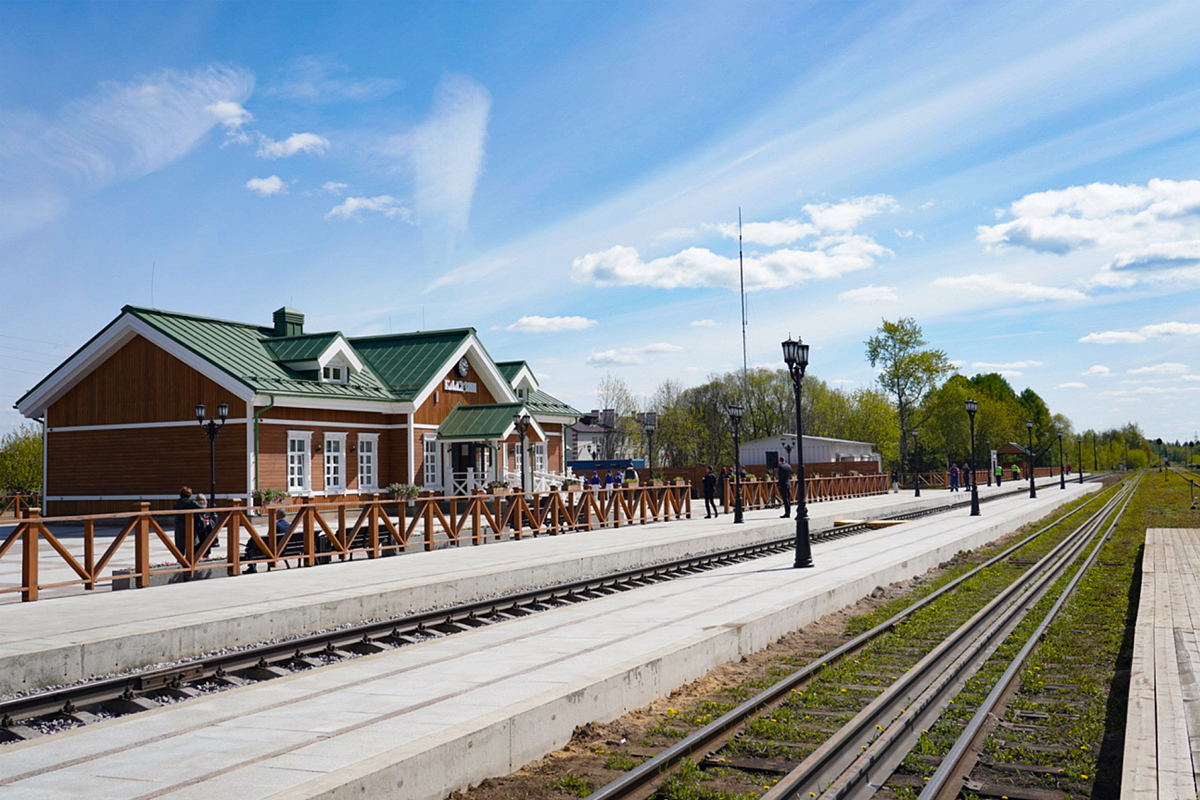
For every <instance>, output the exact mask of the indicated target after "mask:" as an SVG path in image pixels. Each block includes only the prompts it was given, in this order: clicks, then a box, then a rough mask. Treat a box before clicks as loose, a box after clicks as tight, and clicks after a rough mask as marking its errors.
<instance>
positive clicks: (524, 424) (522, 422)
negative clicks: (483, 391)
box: [513, 411, 529, 494]
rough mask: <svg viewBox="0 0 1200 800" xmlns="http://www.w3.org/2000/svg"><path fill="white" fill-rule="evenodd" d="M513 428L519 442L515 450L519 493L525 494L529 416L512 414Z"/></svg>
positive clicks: (518, 413)
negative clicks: (519, 475) (519, 470)
mask: <svg viewBox="0 0 1200 800" xmlns="http://www.w3.org/2000/svg"><path fill="white" fill-rule="evenodd" d="M513 426H514V427H516V429H517V439H518V440H519V441H520V445H519V446H518V447H519V449H518V450H517V457H518V459H519V460H518V461H517V466H518V467H520V469H521V493H522V494H524V493H525V432H526V431H528V430H529V415H528V414H522V413H521V412H519V411H518V412H517V413H516V414H513Z"/></svg>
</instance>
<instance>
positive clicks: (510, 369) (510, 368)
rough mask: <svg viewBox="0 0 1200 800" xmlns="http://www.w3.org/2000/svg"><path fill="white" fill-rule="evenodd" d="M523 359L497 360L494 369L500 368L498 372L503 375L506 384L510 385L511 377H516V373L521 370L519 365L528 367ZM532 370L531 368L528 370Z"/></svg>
mask: <svg viewBox="0 0 1200 800" xmlns="http://www.w3.org/2000/svg"><path fill="white" fill-rule="evenodd" d="M528 366H529V365H528V364H526V363H525V362H524V361H497V362H496V369H498V370H500V374H501V375H503V376H504V380H506V381H508V385H509V386H512V382H513V378H515V377H517V373H519V372H520V371H521V367H528ZM529 371H530V372H533V370H529Z"/></svg>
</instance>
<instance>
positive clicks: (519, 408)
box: [437, 403, 546, 442]
mask: <svg viewBox="0 0 1200 800" xmlns="http://www.w3.org/2000/svg"><path fill="white" fill-rule="evenodd" d="M528 413H529V412H528V410H527V409H526V408H525V404H524V403H487V404H482V405H467V404H466V403H459V404H458V405H457V406H455V407H454V408H453V409H451V411H450V413H449V414H447V415H446V418H445V419H444V420H442V424H441V425H439V426H438V431H437V438H438V439H440V440H441V441H448V442H481V441H485V442H486V441H491V442H495V441H503V440H505V439H507V438H508V437H509V436H512V435H513V434H515V433H516V428H517V426H516V424H515V423H514V422H513V415H514V414H516V415H523V414H528ZM525 438H526V439H528V440H529V441H531V442H544V441H546V432H545V431H544V430H542V426H541V425H538V423H537V420H535V419H534V418H533V416H532V415H530V417H529V428H528V429H527V430H526V431H525Z"/></svg>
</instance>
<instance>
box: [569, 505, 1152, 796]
mask: <svg viewBox="0 0 1200 800" xmlns="http://www.w3.org/2000/svg"><path fill="white" fill-rule="evenodd" d="M1131 492H1132V485H1131V484H1127V485H1125V486H1124V487H1123V488H1121V489H1119V490H1117V491H1114V492H1111V493H1109V495H1110V496H1108V497H1107V499H1106V500H1105V501H1104V502H1103V503H1102V504H1101V503H1100V501H1099V500H1097V501H1093V502H1091V503H1087V504H1084V505H1082V506H1080V507H1079V508H1077V509H1076V510H1074V511H1072V512H1070V513H1069V514H1067V515H1065V516H1064V517H1062V518H1060V519H1059V520H1057V521H1055V522H1054V523H1051V524H1050V525H1048V526H1045V527H1044V528H1042V529H1040V530H1038V531H1035V532H1034V533H1033V534H1031V535H1030V536H1028V537H1025V538H1024V539H1022V540H1021V541H1020V542H1017V543H1016V544H1014V545H1012V546H1010V547H1008V548H1007V549H1005V550H1004V551H1003V552H1001V553H999V554H997V555H996V556H994V557H993V558H992V559H990V560H988V561H987V562H985V563H983V564H980V565H979V566H977V567H975V568H974V569H972V570H971V571H970V572H968V573H966V574H964V575H962V576H960V577H959V578H957V579H956V580H954V581H953V582H951V583H949V584H947V585H946V586H943V587H942V588H940V589H938V590H937V591H936V592H934V593H932V594H930V595H928V596H926V597H924V598H922V599H921V600H920V601H918V602H917V603H914V604H912V605H910V606H909V607H908V608H906V609H904V610H903V611H901V612H899V613H898V614H896V615H895V616H893V617H891V618H890V619H888V620H886V621H884V622H882V623H880V624H879V625H877V626H876V627H874V628H872V629H871V630H869V631H867V632H865V633H863V634H861V635H860V636H858V637H856V638H855V639H853V640H851V641H849V642H847V643H845V644H843V645H842V646H840V647H838V648H837V649H835V650H832V651H830V652H828V653H826V654H825V655H823V656H821V657H819V658H818V659H816V660H814V661H812V662H811V663H809V664H807V665H806V666H804V667H803V668H801V669H799V670H797V671H796V672H794V673H792V674H791V675H789V676H788V677H787V678H785V679H784V680H782V681H780V682H778V683H776V684H775V685H773V686H771V687H769V688H768V689H766V690H764V691H763V692H762V693H760V694H759V695H757V696H755V697H753V698H751V699H749V700H747V701H745V702H743V703H742V704H740V705H739V706H737V707H736V708H734V709H732V710H731V711H729V712H728V713H726V714H724V715H723V716H721V717H720V718H718V719H717V720H715V721H713V722H712V723H710V724H708V725H706V726H705V727H703V728H701V729H699V730H697V731H695V732H694V733H692V734H691V735H689V736H687V737H686V738H684V739H682V740H681V741H679V742H677V743H676V744H675V745H673V746H671V747H670V748H668V749H667V750H665V751H663V752H662V753H660V754H659V755H658V756H656V757H655V758H652V759H650V760H648V761H646V762H644V763H643V764H641V765H640V766H638V767H635V768H634V769H633V770H631V771H629V772H627V773H626V774H625V775H623V776H622V777H621V778H619V779H618V780H616V781H614V782H612V783H610V784H608V785H607V786H604V787H601V788H600V789H598V790H597V791H596V792H593V793H592V794H591V795H589V797H591V798H598V799H599V800H617V799H618V798H620V800H627V799H628V798H645V797H648V796H650V795H651V794H653V793H654V791H655V787H656V786H657V785H658V784H659V783H660V781H662V780H663V778H664V776H667V775H668V774H669V773H670V772H671V771H672V770H673V769H674V768H675V767H676V766H677V765H678V764H680V763H681V762H684V761H686V760H688V759H694V760H695V761H696V762H697V763H699V765H700V766H701V767H702V768H720V769H729V768H733V769H740V770H744V771H747V772H750V773H752V774H753V773H766V774H774V775H783V777H782V778H780V779H779V781H778V783H776V785H775V786H774V787H773V788H772V789H770V790H769V791H768V792H767V794H766V795H764V797H763V800H780V798H813V797H829V798H849V797H871V796H873V795H874V794H875V793H876V792H877V791H878V790H879V789H880V788H881V786H882V785H883V783H884V781H886V780H887V778H888V776H890V775H891V774H892V772H893V771H894V770H895V768H896V767H897V766H898V765H899V764H900V763H901V762H902V760H903V759H904V758H905V756H907V755H908V754H909V753H910V752H912V751H913V750H914V749H915V748H917V747H918V746H919V744H920V742H921V737H922V735H923V734H924V733H925V732H927V730H928V729H929V727H931V725H932V724H933V720H934V719H936V717H937V715H938V714H939V713H941V711H942V709H943V708H945V707H946V705H947V704H948V703H949V702H950V698H952V697H953V695H954V694H955V692H957V691H958V690H959V689H960V688H961V687H962V686H963V685H964V683H965V682H966V681H967V679H968V678H969V677H970V676H971V675H972V674H973V673H974V672H975V670H976V669H978V667H979V665H980V664H982V663H983V662H984V661H985V660H986V659H987V658H988V657H989V656H990V655H991V654H992V653H994V652H995V650H996V648H997V646H998V645H999V644H1000V642H1002V641H1003V640H1004V639H1005V638H1006V637H1007V636H1008V635H1009V634H1010V633H1011V632H1012V631H1013V630H1015V629H1016V628H1017V627H1018V626H1019V625H1020V624H1021V623H1022V621H1023V620H1025V619H1026V617H1027V615H1028V613H1029V611H1030V610H1031V609H1033V608H1035V607H1036V606H1038V604H1039V602H1041V601H1042V600H1043V598H1044V597H1045V595H1046V593H1047V592H1048V591H1050V589H1051V587H1052V586H1054V584H1055V583H1056V582H1058V581H1059V580H1060V579H1061V578H1062V576H1063V574H1064V573H1065V572H1067V571H1069V570H1071V569H1072V568H1073V565H1076V564H1077V563H1079V559H1080V558H1081V554H1082V553H1083V552H1084V551H1085V550H1086V549H1087V548H1088V545H1089V543H1092V542H1095V541H1096V540H1097V539H1098V538H1102V537H1103V536H1105V535H1107V534H1102V533H1101V530H1102V527H1103V525H1104V523H1105V522H1106V521H1107V520H1109V519H1110V518H1113V517H1114V514H1117V513H1118V512H1117V509H1118V508H1123V504H1124V503H1127V502H1128V498H1129V496H1130V495H1131ZM1097 505H1100V508H1099V509H1098V510H1095V511H1093V513H1091V515H1090V516H1089V517H1088V518H1087V519H1086V520H1085V521H1084V522H1083V523H1081V524H1080V525H1078V526H1077V527H1076V528H1075V529H1074V530H1073V531H1070V532H1069V533H1067V534H1064V535H1062V537H1061V540H1060V541H1058V542H1057V543H1055V544H1054V546H1053V547H1047V548H1046V550H1047V552H1046V553H1045V555H1044V556H1042V557H1040V558H1039V559H1037V562H1036V563H1034V564H1032V565H1028V567H1029V568H1028V569H1025V566H1026V565H1025V564H1022V563H1021V560H1020V558H1018V557H1022V558H1026V559H1027V558H1028V553H1029V550H1030V549H1031V547H1032V546H1033V545H1034V544H1035V543H1038V542H1041V541H1043V537H1044V536H1045V535H1046V534H1048V533H1051V532H1052V531H1055V530H1056V529H1060V526H1062V525H1063V523H1064V522H1066V521H1067V520H1068V519H1070V518H1072V517H1073V516H1075V515H1076V514H1079V513H1081V512H1082V511H1083V510H1085V509H1089V508H1095V507H1096V506H1097ZM1113 525H1115V519H1114V521H1113V522H1112V523H1111V524H1110V525H1109V526H1108V530H1111V528H1112V526H1113ZM1098 549H1099V545H1095V546H1094V547H1092V548H1091V551H1090V555H1089V556H1088V563H1090V561H1091V560H1092V559H1094V558H1095V554H1096V552H1098ZM1005 564H1008V565H1009V569H1010V571H1012V569H1011V567H1012V565H1014V564H1015V565H1016V566H1018V567H1019V571H1020V572H1021V575H1020V576H1019V577H1017V579H1016V580H1006V581H1003V583H1004V586H1003V587H1000V588H997V589H996V592H995V593H994V596H989V597H988V598H983V599H980V600H979V601H978V602H977V603H975V604H974V605H970V604H968V608H966V609H965V610H964V609H960V614H959V616H962V617H967V619H966V620H965V622H963V624H961V625H957V622H958V620H955V621H954V622H955V625H957V627H955V628H954V629H953V630H949V631H942V632H937V633H936V635H931V634H933V633H934V631H932V630H931V629H929V628H928V627H922V628H921V630H922V631H923V632H924V634H925V635H924V636H921V637H913V636H911V635H906V636H904V637H899V638H900V639H901V642H898V643H897V646H895V647H890V648H889V646H888V645H887V644H886V643H885V639H886V638H887V637H888V636H889V634H891V633H892V632H893V631H896V630H897V629H899V628H902V627H906V626H907V627H909V628H912V627H917V626H918V625H920V626H925V625H926V624H927V623H925V622H920V623H915V622H914V621H915V620H917V619H918V617H919V615H921V613H922V612H925V613H926V614H933V615H937V616H948V617H953V615H952V614H946V613H944V612H933V611H932V609H935V608H936V606H937V604H938V603H939V602H941V601H943V600H944V599H945V598H947V597H948V596H950V595H951V594H952V593H954V592H956V591H961V592H967V588H965V587H969V586H971V584H972V581H979V580H981V579H982V578H981V576H984V575H986V574H987V573H988V572H989V571H995V570H996V568H997V567H998V566H1002V565H1005ZM1086 566H1087V565H1086V564H1084V565H1083V567H1080V568H1079V570H1078V571H1077V572H1076V579H1077V578H1078V576H1079V575H1082V574H1083V570H1084V569H1086ZM1072 588H1073V586H1072ZM1066 596H1067V593H1064V594H1062V595H1061V596H1060V598H1059V605H1061V602H1062V601H1063V599H1065V597H1066ZM1054 611H1055V613H1056V612H1057V607H1056V608H1055V609H1054ZM1051 618H1052V615H1051V616H1047V617H1046V618H1045V621H1044V622H1043V623H1042V624H1043V626H1044V625H1045V624H1048V622H1049V620H1050V619H1051ZM1041 630H1042V629H1041V628H1039V630H1038V631H1036V632H1035V633H1036V635H1035V636H1033V637H1031V638H1030V640H1029V641H1030V642H1036V641H1037V638H1038V637H1039V636H1040V632H1041ZM915 639H919V640H920V641H918V642H916V648H917V652H907V653H905V652H902V651H903V650H905V648H906V647H908V649H909V650H910V651H911V650H912V648H911V647H909V646H911V645H913V644H914V640H915ZM1030 646H1032V645H1030ZM864 654H869V657H868V658H867V662H868V665H869V666H870V667H871V668H872V669H873V670H874V672H875V674H877V675H883V676H885V677H886V675H887V674H888V673H892V677H893V678H894V681H893V682H892V683H891V684H890V685H889V686H887V687H886V688H880V689H879V690H875V689H873V688H872V687H869V686H863V685H858V686H856V687H854V689H853V691H852V692H850V693H849V695H850V696H849V697H847V695H846V694H843V693H845V692H846V691H847V690H846V687H845V686H844V685H843V686H842V688H841V692H839V693H834V694H833V695H832V698H830V696H829V694H828V693H826V694H825V695H824V696H821V692H820V691H819V690H818V691H817V692H816V695H817V696H816V697H812V698H811V699H810V698H808V697H806V696H805V695H806V693H808V694H810V696H811V695H812V694H813V692H812V687H813V686H814V682H815V681H817V680H818V679H819V678H820V677H821V676H822V674H823V673H826V672H827V671H831V670H832V668H833V667H834V666H835V665H837V664H839V663H840V662H843V661H845V660H848V659H852V658H855V657H860V658H861V657H863V655H864ZM905 659H907V663H906V664H905V665H904V666H903V667H901V666H899V664H900V663H901V662H902V661H904V660H905ZM1023 660H1024V656H1022V658H1021V659H1020V661H1014V664H1016V665H1017V666H1014V667H1013V668H1012V670H1010V672H1011V673H1012V674H1013V675H1015V674H1018V673H1019V663H1020V662H1023ZM899 673H902V674H900V677H899V678H896V677H895V675H896V674H899ZM1006 676H1007V677H1008V678H1009V679H1010V680H1011V679H1012V675H1009V674H1007V673H1006ZM830 682H831V683H835V682H834V681H830ZM859 683H860V684H862V683H866V681H859ZM874 683H876V684H879V683H881V681H879V680H876V681H874ZM997 694H998V696H1000V697H1003V696H1006V692H1005V691H1004V690H997ZM828 700H832V701H833V702H832V706H833V708H832V710H831V708H830V705H831V703H828V702H824V701H828ZM809 706H821V707H820V708H815V707H809ZM994 712H995V708H994V707H993V708H990V709H988V710H982V709H981V711H980V713H979V714H978V715H977V716H978V717H979V719H980V720H981V721H982V720H984V719H987V718H988V714H989V713H994ZM843 722H844V723H845V724H842V723H843ZM831 725H832V726H834V727H836V726H840V727H837V729H836V730H835V731H832V732H831V731H830V730H829V729H830V727H831ZM964 735H966V734H964ZM975 735H976V737H977V736H978V731H975ZM972 741H974V743H975V744H974V746H972V745H971V744H964V745H962V746H961V747H960V748H958V749H960V750H961V751H962V752H963V753H976V754H977V753H978V739H977V738H976V739H975V740H972ZM964 763H965V762H964ZM963 769H964V767H963V766H959V767H957V768H955V767H946V774H945V776H943V777H942V778H941V779H939V784H938V785H939V786H940V787H942V788H940V789H939V791H942V792H946V793H945V794H940V795H928V797H934V796H938V797H955V796H957V792H958V789H959V788H961V785H962V775H963ZM968 771H969V770H968ZM956 781H957V782H956ZM668 782H669V779H668ZM930 783H932V781H931V782H930ZM913 794H914V795H915V791H914V792H913ZM662 796H672V795H671V794H670V792H669V791H667V792H663V793H662ZM921 797H922V798H923V799H924V798H926V797H927V796H926V795H925V794H922V795H921Z"/></svg>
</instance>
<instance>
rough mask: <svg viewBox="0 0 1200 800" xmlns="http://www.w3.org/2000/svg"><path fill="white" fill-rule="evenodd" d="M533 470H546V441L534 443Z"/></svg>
mask: <svg viewBox="0 0 1200 800" xmlns="http://www.w3.org/2000/svg"><path fill="white" fill-rule="evenodd" d="M533 470H534V472H545V471H546V443H545V442H535V443H534V445H533Z"/></svg>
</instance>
